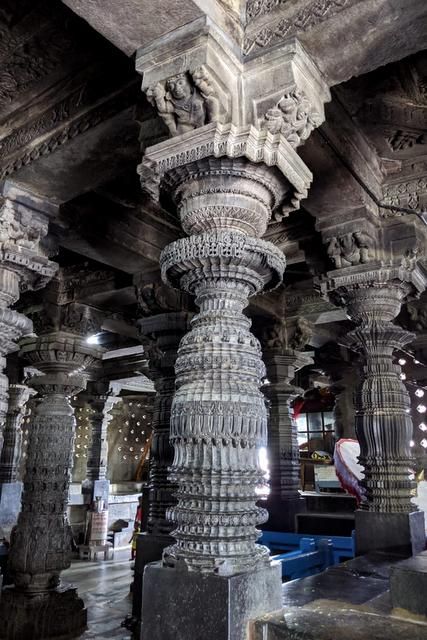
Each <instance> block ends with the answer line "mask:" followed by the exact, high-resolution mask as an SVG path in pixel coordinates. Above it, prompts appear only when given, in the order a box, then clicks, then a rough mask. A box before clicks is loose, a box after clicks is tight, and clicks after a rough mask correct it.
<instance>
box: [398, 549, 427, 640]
mask: <svg viewBox="0 0 427 640" xmlns="http://www.w3.org/2000/svg"><path fill="white" fill-rule="evenodd" d="M390 591H391V601H392V605H393V607H394V608H396V609H406V610H407V611H410V612H411V613H415V614H417V615H421V616H427V551H424V552H423V553H420V554H419V555H417V556H414V557H413V558H409V559H408V560H403V561H402V562H399V563H397V564H396V565H395V566H394V567H392V569H391V575H390ZM426 637H427V632H426Z"/></svg>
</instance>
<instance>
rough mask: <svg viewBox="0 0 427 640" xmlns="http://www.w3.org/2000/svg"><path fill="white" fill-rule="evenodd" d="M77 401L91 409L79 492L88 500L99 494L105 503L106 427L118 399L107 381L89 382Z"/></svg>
mask: <svg viewBox="0 0 427 640" xmlns="http://www.w3.org/2000/svg"><path fill="white" fill-rule="evenodd" d="M79 398H80V400H83V401H86V402H87V404H89V406H90V408H91V409H92V411H93V413H91V414H90V426H91V440H90V445H89V448H88V451H87V466H86V478H85V480H84V481H83V483H82V490H83V493H87V494H89V495H90V497H91V500H94V499H95V497H101V498H102V499H103V500H104V503H106V504H107V505H108V495H109V486H110V482H109V480H107V462H108V426H109V424H110V422H111V420H112V418H113V416H112V414H111V413H110V412H111V410H112V409H113V407H114V405H115V404H117V402H119V401H120V400H121V398H117V397H116V396H115V395H114V392H113V391H112V390H111V385H110V382H109V381H102V380H101V381H89V382H88V384H87V390H86V392H85V393H83V394H80V396H79Z"/></svg>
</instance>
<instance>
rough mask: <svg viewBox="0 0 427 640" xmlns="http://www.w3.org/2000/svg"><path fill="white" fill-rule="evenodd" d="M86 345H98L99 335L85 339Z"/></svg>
mask: <svg viewBox="0 0 427 640" xmlns="http://www.w3.org/2000/svg"><path fill="white" fill-rule="evenodd" d="M86 342H87V343H88V344H99V335H98V334H97V333H95V334H94V335H93V336H89V337H88V338H86Z"/></svg>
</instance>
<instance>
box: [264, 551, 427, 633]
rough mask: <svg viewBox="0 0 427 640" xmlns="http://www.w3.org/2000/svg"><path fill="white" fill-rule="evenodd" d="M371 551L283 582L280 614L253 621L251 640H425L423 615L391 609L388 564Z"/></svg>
mask: <svg viewBox="0 0 427 640" xmlns="http://www.w3.org/2000/svg"><path fill="white" fill-rule="evenodd" d="M400 560H401V557H400V556H391V555H389V554H388V555H385V554H384V555H383V554H372V556H370V557H366V556H365V557H360V558H355V559H353V560H350V561H348V562H346V563H344V564H342V565H339V566H336V567H331V568H330V569H328V570H326V571H324V572H323V573H321V574H319V575H316V576H311V577H309V578H304V579H302V580H294V581H292V582H289V583H286V584H285V585H284V586H283V595H284V606H285V609H284V611H283V612H281V613H277V614H273V615H270V616H265V617H264V618H262V619H261V620H259V621H258V622H257V623H256V624H255V627H256V629H255V633H254V638H253V640H402V639H407V640H427V619H426V618H421V617H420V616H413V615H411V614H409V612H405V611H395V610H393V609H392V605H391V599H390V593H389V576H390V567H391V566H392V565H393V564H395V563H396V562H399V561H400Z"/></svg>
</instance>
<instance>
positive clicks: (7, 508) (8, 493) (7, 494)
mask: <svg viewBox="0 0 427 640" xmlns="http://www.w3.org/2000/svg"><path fill="white" fill-rule="evenodd" d="M21 494H22V482H10V483H4V484H1V485H0V538H2V537H3V536H4V537H5V538H7V540H10V533H11V531H12V529H13V527H14V526H15V525H16V523H17V521H18V515H19V512H20V511H21Z"/></svg>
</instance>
